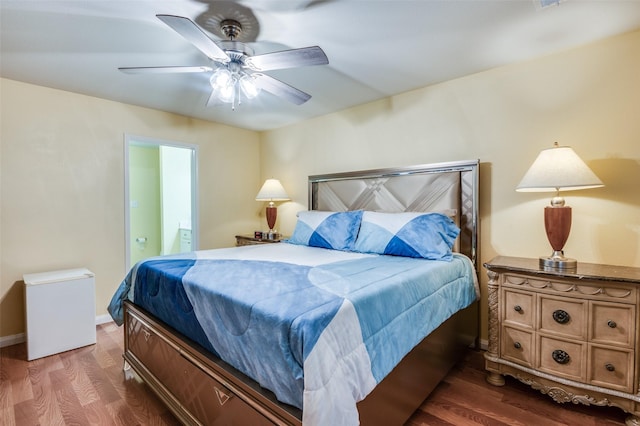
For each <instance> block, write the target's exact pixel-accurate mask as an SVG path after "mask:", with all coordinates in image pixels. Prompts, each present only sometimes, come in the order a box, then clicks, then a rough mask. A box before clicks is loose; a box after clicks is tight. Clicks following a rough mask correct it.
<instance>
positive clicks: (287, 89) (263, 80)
mask: <svg viewBox="0 0 640 426" xmlns="http://www.w3.org/2000/svg"><path fill="white" fill-rule="evenodd" d="M252 76H253V77H254V78H255V80H256V84H257V85H258V86H259V87H260V88H261V89H262V90H266V91H267V92H269V93H271V94H273V95H276V96H279V97H281V98H283V99H285V100H287V101H289V102H291V103H294V104H296V105H302V104H303V103H305V102H307V101H308V100H309V99H311V95H310V94H308V93H305V92H303V91H302V90H298V89H296V88H295V87H292V86H289V85H288V84H287V83H283V82H282V81H280V80H277V79H275V78H273V77H271V76H268V75H266V74H260V73H256V74H252Z"/></svg>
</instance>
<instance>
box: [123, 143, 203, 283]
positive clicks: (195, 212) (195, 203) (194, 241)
mask: <svg viewBox="0 0 640 426" xmlns="http://www.w3.org/2000/svg"><path fill="white" fill-rule="evenodd" d="M131 145H138V146H146V147H154V146H155V147H160V146H170V147H174V148H184V149H190V150H191V249H192V250H197V249H198V235H199V232H198V230H199V223H200V222H199V206H200V203H199V199H198V192H199V191H198V145H194V144H189V143H184V142H175V141H168V140H163V139H157V138H150V137H145V136H137V135H133V134H129V133H125V134H124V234H125V235H124V241H125V243H124V244H125V254H124V255H125V271H129V270H130V269H131V267H132V266H133V265H131V200H130V194H129V180H130V179H129V166H130V164H129V146H131Z"/></svg>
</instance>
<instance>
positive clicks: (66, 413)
mask: <svg viewBox="0 0 640 426" xmlns="http://www.w3.org/2000/svg"><path fill="white" fill-rule="evenodd" d="M55 394H56V401H57V403H58V406H59V407H60V412H61V413H62V417H63V419H64V424H65V425H88V424H89V421H88V420H87V416H86V414H85V412H84V409H83V407H82V405H81V404H80V400H79V399H78V396H77V395H76V393H75V391H74V389H73V386H71V383H67V384H66V385H64V386H63V385H58V386H56V390H55Z"/></svg>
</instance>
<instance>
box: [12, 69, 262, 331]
mask: <svg viewBox="0 0 640 426" xmlns="http://www.w3.org/2000/svg"><path fill="white" fill-rule="evenodd" d="M0 84H1V90H2V96H1V99H0V116H1V117H2V122H1V128H0V131H1V133H0V138H1V139H0V143H1V145H0V152H1V156H0V159H1V167H0V184H1V191H0V196H1V202H2V205H1V209H0V210H1V213H0V218H1V223H0V232H1V233H0V242H1V243H0V254H1V269H0V338H1V337H6V336H13V335H16V334H19V333H22V332H23V331H24V309H23V303H24V302H23V294H22V291H23V284H22V281H21V280H22V275H23V274H25V273H31V272H42V271H48V270H57V269H67V268H76V267H87V268H89V269H90V270H92V271H93V272H94V273H95V274H96V310H97V312H96V313H97V314H98V315H103V314H106V305H107V303H108V302H109V300H110V298H111V295H112V294H113V292H114V290H115V289H116V287H117V286H118V284H119V283H120V281H121V280H122V278H123V277H124V274H125V270H124V268H125V266H124V265H125V253H124V251H125V241H124V239H125V233H124V134H125V133H128V134H133V135H136V136H144V137H149V138H158V139H162V140H172V141H177V142H185V143H190V144H195V145H198V147H199V148H198V149H199V164H198V171H199V176H198V179H199V184H200V193H199V198H200V235H199V237H200V247H201V248H210V247H221V246H230V245H233V244H234V242H235V239H234V235H235V234H236V233H238V232H248V231H251V230H253V229H254V228H255V227H256V226H258V223H259V218H258V216H257V212H258V210H259V207H260V206H258V205H257V204H258V203H256V202H255V200H254V197H253V196H254V193H255V192H256V191H257V190H258V189H259V187H260V184H261V182H260V176H259V155H260V146H259V135H258V134H257V133H256V132H253V131H247V130H241V129H237V128H233V127H229V126H224V125H219V124H214V123H210V122H205V121H200V120H195V119H190V118H186V117H182V116H178V115H174V114H169V113H164V112H160V111H154V110H149V109H144V108H139V107H134V106H130V105H125V104H120V103H117V102H111V101H106V100H102V99H97V98H92V97H89V96H82V95H77V94H74V93H69V92H64V91H59V90H52V89H48V88H44V87H39V86H33V85H29V84H24V83H20V82H16V81H12V80H7V79H2V80H0ZM237 194H248V196H246V197H239V196H238V195H237Z"/></svg>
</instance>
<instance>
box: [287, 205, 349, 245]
mask: <svg viewBox="0 0 640 426" xmlns="http://www.w3.org/2000/svg"><path fill="white" fill-rule="evenodd" d="M361 220H362V210H354V211H348V212H325V211H317V210H311V211H302V212H299V213H298V222H297V223H296V227H295V229H294V230H293V235H291V238H290V239H289V240H288V241H287V242H289V243H292V244H300V245H305V246H313V247H322V248H328V249H333V250H353V246H354V244H355V242H356V237H357V236H358V230H359V229H360V221H361Z"/></svg>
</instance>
